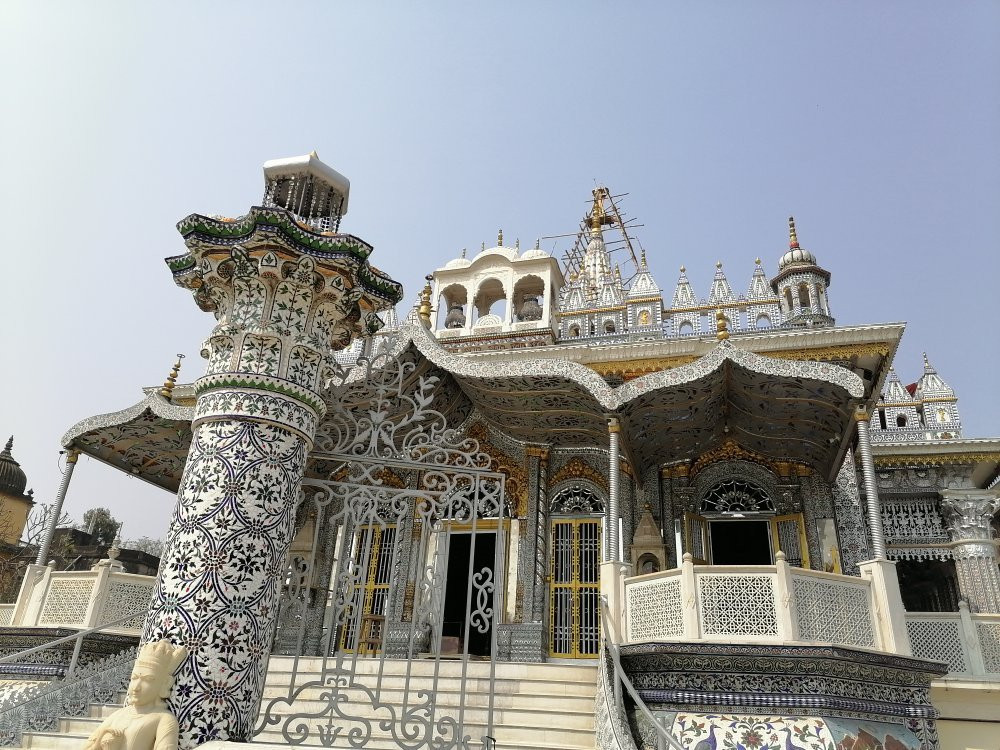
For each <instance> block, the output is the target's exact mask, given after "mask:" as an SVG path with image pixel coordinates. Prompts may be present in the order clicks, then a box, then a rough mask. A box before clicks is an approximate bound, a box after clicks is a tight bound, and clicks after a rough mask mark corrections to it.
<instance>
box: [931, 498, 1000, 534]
mask: <svg viewBox="0 0 1000 750" xmlns="http://www.w3.org/2000/svg"><path fill="white" fill-rule="evenodd" d="M997 510H1000V493H998V492H996V491H995V490H943V491H942V492H941V514H942V515H943V516H944V519H945V522H946V523H947V524H948V531H949V533H950V534H951V538H952V540H953V541H956V542H960V541H963V540H977V541H982V540H984V539H991V538H992V536H993V532H992V528H991V526H990V522H991V521H992V519H993V516H994V515H995V514H996V512H997Z"/></svg>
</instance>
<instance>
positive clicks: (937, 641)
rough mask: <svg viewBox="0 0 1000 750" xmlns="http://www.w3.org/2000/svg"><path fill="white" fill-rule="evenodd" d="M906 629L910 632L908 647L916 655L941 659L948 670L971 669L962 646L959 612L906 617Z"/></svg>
mask: <svg viewBox="0 0 1000 750" xmlns="http://www.w3.org/2000/svg"><path fill="white" fill-rule="evenodd" d="M906 631H907V632H908V633H909V634H910V647H911V648H912V649H913V655H914V656H916V657H917V658H919V659H931V660H933V661H943V662H945V663H946V664H947V665H948V671H949V672H957V673H967V672H971V671H972V670H971V668H970V664H969V660H968V658H967V657H966V654H965V649H964V648H963V647H962V621H961V618H960V617H959V615H955V616H954V618H952V619H944V618H939V617H935V618H926V619H921V618H916V617H913V616H911V615H907V617H906Z"/></svg>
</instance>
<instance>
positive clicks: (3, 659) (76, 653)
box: [0, 607, 149, 677]
mask: <svg viewBox="0 0 1000 750" xmlns="http://www.w3.org/2000/svg"><path fill="white" fill-rule="evenodd" d="M148 611H149V609H148V607H143V608H142V609H139V610H136V611H135V612H132V613H130V614H127V615H125V616H124V617H119V618H118V619H117V620H112V621H111V622H106V623H104V624H103V625H97V626H95V627H92V628H87V629H86V630H80V631H78V632H76V633H74V634H73V635H65V636H63V637H62V638H56V639H55V640H54V641H49V642H48V643H43V644H42V645H41V646H32V647H31V648H26V649H25V650H24V651H18V652H17V653H16V654H7V655H6V656H0V664H10V663H11V662H14V661H18V660H20V659H22V658H24V657H25V656H28V655H30V654H36V653H38V652H39V651H45V650H46V649H50V648H52V647H53V646H58V645H60V644H62V643H68V642H69V641H72V640H75V641H76V645H75V646H74V647H73V656H72V657H71V658H70V662H69V668H68V669H67V670H66V674H65V676H66V677H71V676H72V675H73V673H74V672H75V671H76V664H77V662H78V661H79V659H80V648H81V647H82V646H83V639H84V637H85V636H88V635H90V634H91V633H98V632H100V631H102V630H107V629H110V628H113V627H114V626H115V625H120V624H122V623H123V622H128V621H129V620H132V619H134V618H136V617H138V616H139V615H142V614H145V613H146V612H148Z"/></svg>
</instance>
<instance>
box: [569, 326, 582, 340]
mask: <svg viewBox="0 0 1000 750" xmlns="http://www.w3.org/2000/svg"><path fill="white" fill-rule="evenodd" d="M569 335H570V337H571V338H574V339H575V338H577V337H578V336H579V335H580V326H578V325H576V324H575V323H574V324H573V325H571V326H570V327H569Z"/></svg>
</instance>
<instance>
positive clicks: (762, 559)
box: [710, 521, 772, 565]
mask: <svg viewBox="0 0 1000 750" xmlns="http://www.w3.org/2000/svg"><path fill="white" fill-rule="evenodd" d="M710 533H711V536H712V564H713V565H771V564H772V560H771V537H770V534H769V533H768V523H767V521H712V522H711V528H710Z"/></svg>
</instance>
